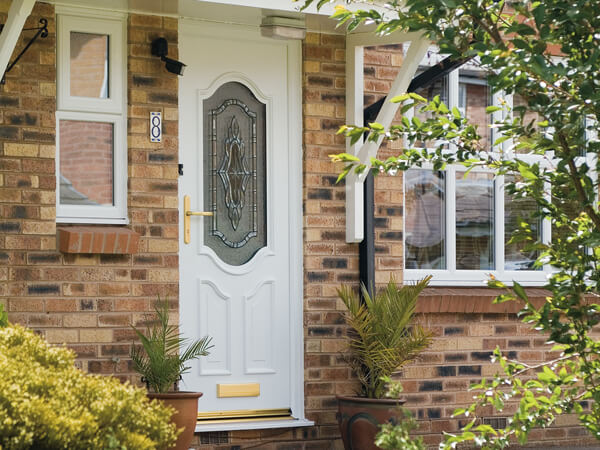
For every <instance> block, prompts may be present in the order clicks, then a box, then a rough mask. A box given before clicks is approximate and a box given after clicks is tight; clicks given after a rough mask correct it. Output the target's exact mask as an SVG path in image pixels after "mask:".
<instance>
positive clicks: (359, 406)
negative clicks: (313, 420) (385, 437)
mask: <svg viewBox="0 0 600 450" xmlns="http://www.w3.org/2000/svg"><path fill="white" fill-rule="evenodd" d="M337 400H338V413H337V420H338V424H339V426H340V432H341V433H342V440H343V441H344V448H345V449H346V450H376V449H378V448H379V447H377V446H376V445H375V435H377V433H378V432H379V425H382V424H384V423H392V424H396V423H398V420H399V414H401V413H400V411H399V410H398V406H400V405H402V404H404V400H399V399H390V398H383V399H373V398H363V397H340V396H338V397H337Z"/></svg>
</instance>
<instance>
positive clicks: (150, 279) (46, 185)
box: [0, 3, 178, 381]
mask: <svg viewBox="0 0 600 450" xmlns="http://www.w3.org/2000/svg"><path fill="white" fill-rule="evenodd" d="M2 5H5V4H4V3H3V4H2ZM6 6H7V5H6ZM6 10H7V7H6V8H5V9H4V12H6ZM5 17H6V15H4V17H3V18H5ZM40 17H46V18H47V19H48V20H49V24H48V28H49V31H50V34H49V36H48V37H47V38H46V39H39V40H38V41H36V43H35V44H34V45H33V46H32V47H31V48H30V49H29V51H28V52H27V53H26V54H25V56H24V57H23V59H22V60H21V61H20V62H19V64H17V66H15V68H14V69H13V71H11V72H10V73H9V74H8V76H7V82H6V85H5V86H4V87H3V88H2V92H1V93H0V105H1V106H2V111H1V112H0V114H1V115H0V117H1V119H2V121H1V123H0V139H1V141H0V142H1V144H2V156H1V157H0V186H1V187H2V188H1V189H0V209H1V212H2V215H1V219H0V261H1V262H2V266H1V267H0V302H2V303H3V304H4V305H5V306H6V308H7V309H8V311H9V312H10V314H9V317H10V319H11V320H12V321H13V322H18V323H21V324H24V325H27V326H29V327H32V328H34V329H36V330H37V331H39V332H40V333H41V334H43V335H44V336H45V337H46V338H47V339H48V340H49V341H50V342H54V343H63V342H64V343H67V345H68V346H69V347H70V348H72V349H73V350H75V351H76V352H77V354H78V357H79V358H78V363H79V364H80V366H81V367H82V368H84V369H86V370H88V371H90V372H93V373H103V374H114V375H117V376H119V377H120V378H122V379H132V377H131V368H130V364H129V362H128V360H127V355H128V353H129V347H130V344H131V341H132V333H131V330H130V328H129V324H130V323H139V322H140V321H142V320H143V319H144V315H145V313H146V312H147V311H148V310H149V308H150V306H151V301H152V300H153V299H155V298H156V295H157V294H161V295H163V296H165V295H169V296H170V298H171V299H172V300H173V301H175V300H176V299H177V294H178V268H177V264H178V263H177V261H178V257H177V250H178V248H177V247H178V225H177V221H178V214H177V132H178V131H177V130H178V128H177V77H176V76H174V75H172V74H169V73H168V72H166V71H165V69H164V63H162V62H161V61H160V60H159V59H158V58H156V57H152V56H151V55H150V43H151V41H152V40H153V39H154V38H156V37H158V36H165V37H166V38H167V39H168V41H169V43H170V46H171V48H170V49H169V54H172V55H175V57H176V55H177V20H175V19H170V18H161V17H154V16H142V15H131V16H130V17H129V19H128V50H129V58H128V66H129V67H128V80H127V82H128V99H129V104H128V117H129V124H128V147H129V150H128V151H129V167H128V172H129V194H128V212H129V219H130V222H131V225H130V228H132V229H133V230H135V231H136V232H137V233H139V234H140V245H139V253H138V254H135V255H98V254H62V253H60V252H58V251H57V243H56V225H55V216H56V210H55V195H56V194H55V161H54V151H55V148H54V140H55V115H54V111H55V110H56V104H55V95H56V94H55V93H56V85H55V73H56V71H55V42H56V41H55V25H54V23H55V22H54V9H53V7H52V6H50V5H47V4H43V3H37V4H36V6H35V9H34V12H33V14H32V16H31V17H30V18H29V19H28V21H27V23H26V25H25V27H33V26H36V25H37V23H38V20H39V18H40ZM31 34H32V32H27V31H24V32H23V37H22V38H21V40H20V44H19V45H20V47H22V46H23V45H24V43H25V42H27V41H28V38H29V37H30V36H31ZM18 50H19V48H17V50H16V51H18ZM150 111H162V112H163V124H164V130H163V142H162V143H158V144H156V143H155V144H150V142H149V139H148V120H149V113H150ZM135 380H137V377H135V378H134V381H135Z"/></svg>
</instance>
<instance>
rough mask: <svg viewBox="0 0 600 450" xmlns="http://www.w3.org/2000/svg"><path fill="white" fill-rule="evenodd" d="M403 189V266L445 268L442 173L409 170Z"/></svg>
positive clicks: (444, 206) (443, 179) (443, 184)
mask: <svg viewBox="0 0 600 450" xmlns="http://www.w3.org/2000/svg"><path fill="white" fill-rule="evenodd" d="M404 189H405V208H406V220H405V229H404V232H405V240H404V242H405V261H406V263H405V267H406V268H407V269H445V268H446V249H445V245H446V244H445V235H446V231H445V228H446V226H445V225H446V222H445V209H446V202H445V198H444V197H445V173H444V172H441V171H438V172H432V171H429V170H418V169H412V170H408V171H407V172H406V173H405V175H404Z"/></svg>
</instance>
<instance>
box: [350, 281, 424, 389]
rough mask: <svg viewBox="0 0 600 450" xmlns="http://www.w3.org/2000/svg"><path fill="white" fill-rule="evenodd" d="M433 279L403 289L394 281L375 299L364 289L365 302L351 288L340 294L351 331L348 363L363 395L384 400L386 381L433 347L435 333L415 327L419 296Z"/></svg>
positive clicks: (376, 295) (375, 296)
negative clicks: (385, 378)
mask: <svg viewBox="0 0 600 450" xmlns="http://www.w3.org/2000/svg"><path fill="white" fill-rule="evenodd" d="M430 279H431V277H427V278H425V279H423V280H421V281H420V282H418V283H416V284H414V285H407V286H403V287H401V288H399V287H398V286H397V284H396V282H395V281H394V279H393V278H391V279H390V281H389V283H388V284H387V286H386V287H385V288H384V289H383V290H381V291H379V292H378V293H377V294H375V295H374V296H371V295H369V292H368V291H367V289H366V288H365V287H364V286H362V294H363V301H361V299H360V297H359V296H358V294H357V293H356V292H355V291H353V290H351V289H350V288H348V287H344V286H343V287H342V288H340V289H339V290H338V294H339V297H340V299H341V300H342V302H343V303H344V305H345V306H346V308H347V309H348V311H347V312H346V323H347V324H348V325H349V326H350V327H351V332H350V333H349V336H348V339H349V355H348V357H347V361H348V362H349V364H350V366H351V367H352V369H353V370H354V372H355V373H356V374H357V376H358V379H359V381H360V383H361V385H362V391H363V395H365V396H367V397H371V398H380V397H382V396H383V394H384V391H385V382H384V381H383V380H382V377H389V376H391V375H392V373H393V372H395V371H397V370H398V369H399V368H400V367H401V366H402V365H404V364H406V363H408V362H410V361H413V360H414V359H415V358H416V357H417V356H418V355H419V353H420V352H421V351H423V350H424V349H425V348H427V347H428V346H429V345H430V343H431V337H432V334H431V332H429V331H427V330H424V329H423V328H422V327H421V326H419V325H416V324H413V323H412V317H413V314H414V312H415V308H416V304H417V299H418V297H419V294H420V293H421V292H422V291H423V289H425V287H426V286H427V284H428V283H429V280H430Z"/></svg>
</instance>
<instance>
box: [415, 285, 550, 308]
mask: <svg viewBox="0 0 600 450" xmlns="http://www.w3.org/2000/svg"><path fill="white" fill-rule="evenodd" d="M526 291H527V294H528V295H529V298H530V300H531V301H532V303H533V304H534V305H538V304H540V305H541V303H542V302H543V301H544V299H545V298H546V296H547V295H548V291H546V290H544V289H540V288H528V289H526ZM502 292H503V291H502V290H500V289H488V288H466V287H465V288H456V287H431V288H426V289H425V290H424V291H423V293H422V294H421V296H420V297H419V301H418V303H417V311H416V312H417V313H466V314H478V313H491V314H516V313H518V312H519V311H520V310H521V308H522V303H521V302H519V301H513V302H505V303H499V304H494V303H493V301H494V299H495V298H496V297H497V296H498V295H499V294H501V293H502Z"/></svg>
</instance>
